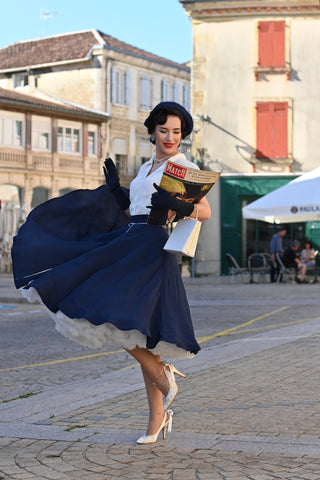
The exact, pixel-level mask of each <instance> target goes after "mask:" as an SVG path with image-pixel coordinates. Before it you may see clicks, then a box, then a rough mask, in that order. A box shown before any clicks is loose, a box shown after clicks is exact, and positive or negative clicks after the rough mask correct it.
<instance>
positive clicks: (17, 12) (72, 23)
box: [0, 0, 192, 63]
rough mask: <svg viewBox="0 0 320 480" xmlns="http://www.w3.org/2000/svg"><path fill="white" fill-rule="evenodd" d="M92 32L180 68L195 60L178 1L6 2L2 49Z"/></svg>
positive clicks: (0, 24)
mask: <svg viewBox="0 0 320 480" xmlns="http://www.w3.org/2000/svg"><path fill="white" fill-rule="evenodd" d="M41 14H42V15H41ZM91 28H96V29H98V30H101V31H103V32H104V33H107V34H109V35H112V36H113V37H116V38H118V39H119V40H122V41H124V42H127V43H130V44H131V45H134V46H136V47H139V48H142V49H144V50H148V51H149V52H152V53H155V54H156V55H160V56H162V57H165V58H168V59H170V60H173V61H175V62H181V63H182V62H186V61H188V60H191V58H192V28H191V24H190V20H189V18H188V16H187V14H186V12H185V10H184V8H183V7H182V5H181V4H180V2H179V0H77V1H71V0H69V1H68V0H64V1H62V0H40V1H38V0H35V1H33V0H30V1H29V2H26V1H25V0H23V1H22V0H15V1H8V0H7V1H6V2H5V7H4V8H2V9H1V15H0V32H1V33H0V48H3V47H5V46H7V45H11V44H12V43H15V42H19V41H21V40H31V39H35V38H41V37H44V36H51V35H56V34H60V33H68V32H74V31H79V30H87V29H91Z"/></svg>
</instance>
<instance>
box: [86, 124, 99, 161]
mask: <svg viewBox="0 0 320 480" xmlns="http://www.w3.org/2000/svg"><path fill="white" fill-rule="evenodd" d="M88 155H89V156H90V157H96V156H97V141H96V132H90V130H89V131H88Z"/></svg>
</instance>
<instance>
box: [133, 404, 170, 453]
mask: <svg viewBox="0 0 320 480" xmlns="http://www.w3.org/2000/svg"><path fill="white" fill-rule="evenodd" d="M172 416H173V411H172V410H168V411H167V412H164V417H163V420H162V422H161V425H160V427H159V430H158V431H157V432H156V433H154V434H153V435H143V436H142V437H140V438H138V440H137V443H138V444H139V445H145V444H148V443H156V441H157V440H158V435H159V433H160V432H161V430H162V436H163V438H164V439H165V438H166V433H167V430H168V432H171V430H172Z"/></svg>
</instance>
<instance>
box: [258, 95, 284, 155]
mask: <svg viewBox="0 0 320 480" xmlns="http://www.w3.org/2000/svg"><path fill="white" fill-rule="evenodd" d="M256 110H257V149H256V157H257V158H270V159H275V158H287V157H288V103H287V102H261V103H260V102H259V103H257V106H256Z"/></svg>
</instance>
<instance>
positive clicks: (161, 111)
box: [147, 107, 187, 144]
mask: <svg viewBox="0 0 320 480" xmlns="http://www.w3.org/2000/svg"><path fill="white" fill-rule="evenodd" d="M170 115H172V116H174V117H178V118H180V121H181V138H182V139H184V138H186V136H187V125H186V121H185V119H184V116H183V115H182V113H180V112H179V110H176V109H175V108H170V107H164V108H158V109H157V110H156V111H155V112H154V113H151V114H150V117H149V125H148V127H147V129H148V133H149V135H152V134H153V132H154V131H155V129H156V126H157V125H164V124H165V123H166V121H167V119H168V116H170ZM150 142H151V143H153V144H154V140H153V141H152V139H150Z"/></svg>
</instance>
